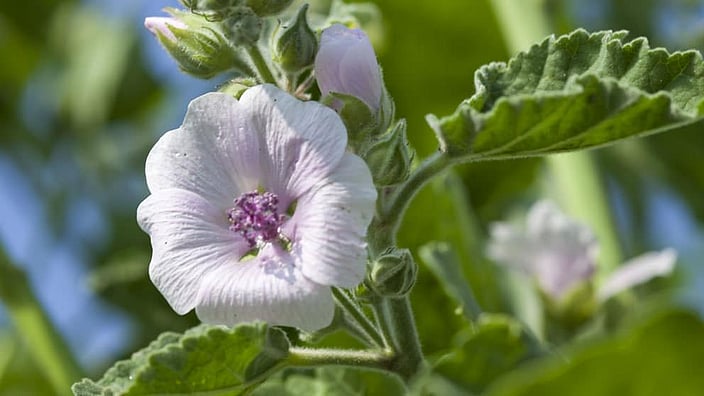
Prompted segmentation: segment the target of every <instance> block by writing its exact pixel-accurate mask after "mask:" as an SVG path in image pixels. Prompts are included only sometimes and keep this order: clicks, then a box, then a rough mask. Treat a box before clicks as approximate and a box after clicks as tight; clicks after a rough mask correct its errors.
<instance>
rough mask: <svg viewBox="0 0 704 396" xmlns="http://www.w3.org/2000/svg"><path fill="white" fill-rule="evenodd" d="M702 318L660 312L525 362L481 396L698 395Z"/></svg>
mask: <svg viewBox="0 0 704 396" xmlns="http://www.w3.org/2000/svg"><path fill="white" fill-rule="evenodd" d="M702 356H704V322H702V320H701V318H699V317H698V316H697V315H696V314H694V313H691V312H686V311H670V312H665V313H660V314H658V315H656V316H654V317H651V318H649V319H648V320H647V321H645V322H644V323H640V324H639V325H638V326H636V327H635V328H632V329H630V331H628V332H624V333H622V334H620V335H619V336H617V337H615V338H612V339H608V340H605V341H602V342H600V343H596V344H592V345H589V346H585V347H582V348H580V349H578V350H573V351H570V352H569V353H567V356H560V357H551V358H549V359H546V360H545V361H541V362H537V363H538V364H535V365H529V366H525V368H524V369H521V370H518V371H516V372H513V373H511V374H509V375H507V376H505V377H504V378H502V379H501V380H500V381H498V382H497V383H496V384H495V385H494V386H493V387H492V388H490V390H489V391H488V392H487V395H501V396H518V395H521V396H528V395H536V396H537V395H541V396H542V395H570V396H582V395H584V396H587V395H590V396H591V395H699V394H701V393H702V389H704V377H703V376H701V375H700V373H701V357H702Z"/></svg>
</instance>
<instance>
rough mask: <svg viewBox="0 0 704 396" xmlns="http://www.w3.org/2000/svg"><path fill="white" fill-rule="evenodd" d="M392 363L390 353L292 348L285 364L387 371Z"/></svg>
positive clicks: (381, 351)
mask: <svg viewBox="0 0 704 396" xmlns="http://www.w3.org/2000/svg"><path fill="white" fill-rule="evenodd" d="M392 362H393V355H391V354H390V353H388V352H386V351H383V350H379V351H366V350H347V349H319V348H315V349H312V348H299V347H292V348H290V349H289V354H288V356H287V358H286V364H287V365H291V366H297V367H317V366H324V365H335V366H349V367H365V368H370V369H377V370H384V371H389V370H390V368H391V364H392Z"/></svg>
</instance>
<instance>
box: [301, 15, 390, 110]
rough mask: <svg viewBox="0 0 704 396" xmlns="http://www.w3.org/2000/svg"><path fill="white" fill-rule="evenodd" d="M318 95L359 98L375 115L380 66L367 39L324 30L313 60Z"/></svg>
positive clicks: (349, 32) (352, 32) (361, 34)
mask: <svg viewBox="0 0 704 396" xmlns="http://www.w3.org/2000/svg"><path fill="white" fill-rule="evenodd" d="M315 78H316V80H317V81H318V87H319V88H320V93H321V94H322V95H323V96H325V95H329V94H330V93H334V92H337V93H342V94H346V95H351V96H354V97H357V98H359V99H360V100H362V101H363V102H364V103H366V105H367V106H369V108H370V109H371V110H372V112H374V113H376V111H377V110H378V109H379V106H380V104H381V94H382V81H381V71H380V70H379V64H378V63H377V60H376V55H375V54H374V48H372V44H371V42H369V38H368V37H367V35H366V34H365V33H364V32H363V31H362V30H359V29H349V28H347V27H345V26H343V25H340V24H335V25H332V26H330V27H329V28H327V29H325V30H323V33H322V35H321V36H320V49H319V50H318V54H317V56H316V58H315Z"/></svg>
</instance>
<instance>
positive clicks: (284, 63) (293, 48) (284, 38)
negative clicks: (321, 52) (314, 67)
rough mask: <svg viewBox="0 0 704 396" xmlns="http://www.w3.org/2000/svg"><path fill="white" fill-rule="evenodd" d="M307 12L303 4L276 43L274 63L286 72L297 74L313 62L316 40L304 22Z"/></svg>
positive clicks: (316, 47) (306, 7)
mask: <svg viewBox="0 0 704 396" xmlns="http://www.w3.org/2000/svg"><path fill="white" fill-rule="evenodd" d="M307 11H308V4H304V5H303V6H302V7H301V9H300V10H298V15H297V16H296V18H295V19H294V20H293V21H291V23H290V24H289V25H288V26H286V27H284V28H283V29H284V30H283V33H281V36H279V39H278V41H277V42H276V58H277V59H276V61H277V62H279V63H280V64H281V67H282V68H283V69H284V70H286V71H287V72H292V73H293V72H298V71H300V70H301V69H304V68H306V67H308V66H310V65H311V64H313V61H314V60H315V53H316V51H317V50H318V39H317V38H316V37H315V33H313V31H312V30H311V28H310V26H308V22H307V21H306V12H307Z"/></svg>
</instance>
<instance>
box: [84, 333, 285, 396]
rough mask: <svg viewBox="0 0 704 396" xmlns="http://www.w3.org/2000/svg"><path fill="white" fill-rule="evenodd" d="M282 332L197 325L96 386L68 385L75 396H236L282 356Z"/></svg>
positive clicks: (164, 339) (166, 338) (119, 366)
mask: <svg viewBox="0 0 704 396" xmlns="http://www.w3.org/2000/svg"><path fill="white" fill-rule="evenodd" d="M288 345H289V344H288V340H287V339H286V336H285V335H284V333H283V332H281V331H280V330H278V329H275V328H269V327H267V325H266V324H264V323H254V324H242V325H239V326H237V327H234V328H226V327H222V326H210V325H201V326H198V327H195V328H193V329H190V330H188V331H186V332H185V333H184V334H182V335H181V334H177V333H164V334H162V335H161V336H159V338H157V339H156V340H155V341H153V342H152V343H151V344H150V345H149V346H147V347H146V348H144V349H142V350H140V351H138V352H136V353H134V354H133V355H132V357H131V359H129V360H123V361H120V362H117V363H116V364H115V365H114V366H113V367H112V368H110V369H108V371H107V372H106V373H105V375H104V376H103V378H101V379H100V380H99V381H97V382H93V381H91V380H89V379H84V380H83V381H81V382H79V383H77V384H74V386H73V387H72V390H73V392H74V394H75V395H77V396H94V395H106V396H108V395H144V394H190V393H198V392H202V393H206V392H213V394H216V393H218V394H220V393H222V394H224V393H225V392H227V394H230V395H237V394H240V393H242V392H244V391H246V390H247V389H249V388H251V387H252V386H253V385H256V384H257V383H258V382H259V381H261V380H263V379H264V377H265V376H266V375H267V374H269V373H270V372H271V371H273V370H274V369H275V368H276V367H277V365H278V364H279V363H280V362H281V361H282V360H283V359H284V358H285V357H286V355H287V353H288Z"/></svg>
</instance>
